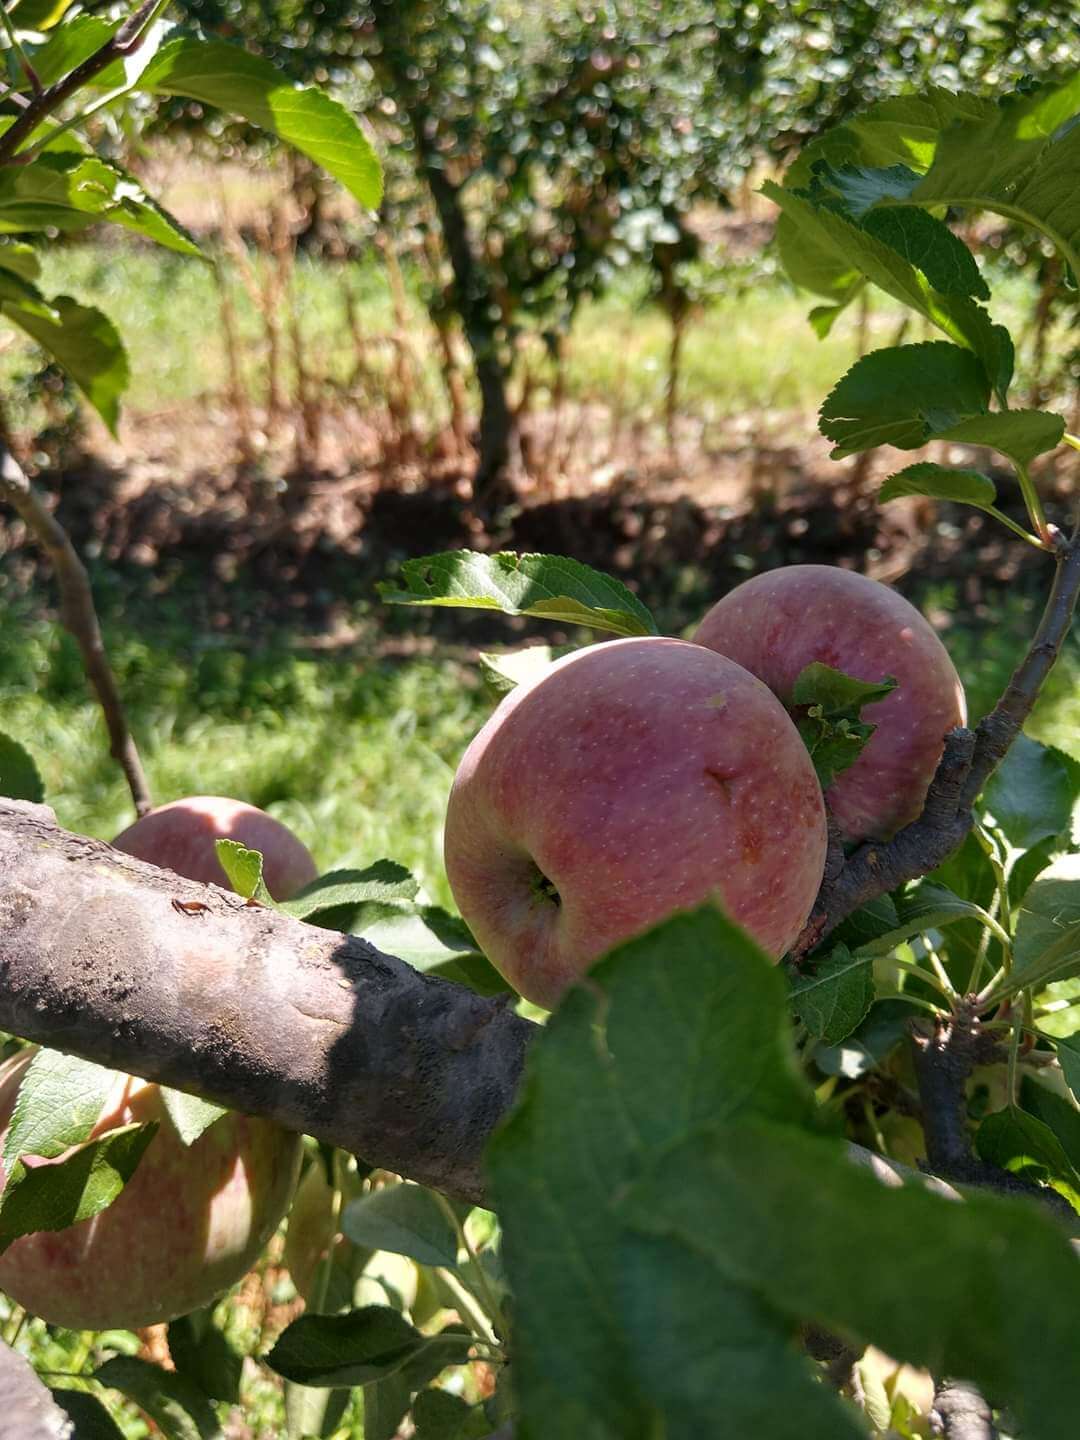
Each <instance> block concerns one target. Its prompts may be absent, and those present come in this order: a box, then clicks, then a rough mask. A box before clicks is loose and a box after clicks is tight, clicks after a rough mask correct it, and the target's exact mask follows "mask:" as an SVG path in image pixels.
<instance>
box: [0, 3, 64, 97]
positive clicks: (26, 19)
mask: <svg viewBox="0 0 1080 1440" xmlns="http://www.w3.org/2000/svg"><path fill="white" fill-rule="evenodd" d="M74 3H75V0H15V3H14V4H13V5H11V6H9V7H8V17H9V18H10V20H11V23H12V25H13V26H14V28H15V29H16V30H49V29H51V28H52V26H54V25H56V24H58V23H59V21H60V20H62V19H63V18H64V15H65V14H66V13H67V12H68V10H70V9H71V7H72V5H73V4H74ZM39 78H40V77H39Z"/></svg>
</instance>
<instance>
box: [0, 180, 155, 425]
mask: <svg viewBox="0 0 1080 1440" xmlns="http://www.w3.org/2000/svg"><path fill="white" fill-rule="evenodd" d="M2 174H3V171H2V169H0V175H2ZM0 313H3V315H4V316H6V318H7V319H8V320H10V321H12V322H13V323H14V324H15V325H18V326H19V328H20V329H21V330H25V331H26V333H27V334H28V335H29V336H30V337H31V339H33V340H36V341H37V343H38V344H39V345H40V346H41V347H42V349H43V350H47V351H48V352H49V354H50V355H52V356H53V358H54V359H55V360H57V361H58V363H59V364H60V366H61V368H62V369H64V370H66V371H67V372H68V374H69V375H70V376H71V378H72V379H73V380H74V381H75V383H76V385H78V387H79V389H80V390H82V392H83V394H84V395H85V396H86V398H87V399H88V400H89V401H90V403H91V404H92V405H93V406H94V408H95V410H97V412H98V413H99V414H100V416H101V418H102V419H103V420H104V421H105V423H106V425H108V427H109V428H110V430H113V431H114V432H115V430H116V424H117V421H118V419H119V416H120V396H121V395H122V394H123V393H124V391H125V390H126V389H127V384H128V378H129V373H128V359H127V351H126V350H125V349H124V345H123V341H122V340H121V339H120V336H119V335H118V334H117V331H116V327H115V326H114V325H113V323H112V321H111V320H110V319H109V318H108V316H107V315H104V314H102V312H101V311H100V310H94V309H92V308H90V307H89V306H86V305H79V304H78V303H77V302H76V301H74V300H72V299H71V297H70V296H68V295H56V296H53V298H52V299H51V300H46V299H45V297H44V296H43V295H41V294H40V293H39V292H38V291H37V290H35V289H34V287H33V286H31V285H28V284H26V283H25V282H23V281H20V280H18V279H17V277H16V276H15V275H13V274H11V273H10V272H7V271H0Z"/></svg>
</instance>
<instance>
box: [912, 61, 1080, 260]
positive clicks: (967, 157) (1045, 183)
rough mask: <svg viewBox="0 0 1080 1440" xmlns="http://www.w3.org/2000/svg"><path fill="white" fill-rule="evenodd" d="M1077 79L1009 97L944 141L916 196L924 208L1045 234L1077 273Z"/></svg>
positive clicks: (1079, 155)
mask: <svg viewBox="0 0 1080 1440" xmlns="http://www.w3.org/2000/svg"><path fill="white" fill-rule="evenodd" d="M1078 110H1080V76H1077V75H1073V76H1071V77H1070V79H1069V80H1068V81H1067V82H1066V83H1065V84H1064V85H1060V86H1056V87H1054V86H1042V87H1040V88H1039V89H1037V90H1036V91H1034V92H1033V93H1031V94H1026V95H1010V96H1006V97H1005V98H1004V99H1003V100H1002V101H1001V102H1000V104H999V105H997V106H995V107H994V108H993V109H991V110H989V111H983V112H982V113H981V114H979V115H978V116H977V117H976V118H973V119H970V120H967V121H964V122H961V123H959V124H956V125H954V126H951V127H950V128H949V129H948V130H946V131H945V133H944V134H943V135H942V136H941V139H940V141H939V143H938V145H937V148H936V150H935V153H934V160H933V164H932V165H931V166H930V169H929V171H928V172H927V174H926V176H925V177H924V179H923V180H922V181H921V182H920V184H919V185H918V186H917V187H916V188H915V190H914V191H913V192H912V194H911V199H912V200H913V201H915V202H917V203H918V204H920V205H956V206H960V207H963V208H965V209H972V210H991V211H993V212H995V213H996V214H998V215H1004V216H1005V217H1006V218H1008V219H1010V220H1016V221H1019V222H1020V223H1021V224H1026V225H1029V226H1031V227H1032V228H1034V229H1037V230H1041V231H1042V233H1043V234H1044V235H1046V236H1048V237H1049V239H1050V240H1052V241H1053V242H1054V244H1055V245H1056V246H1057V248H1058V250H1059V252H1060V253H1061V255H1062V256H1063V257H1064V259H1065V260H1066V261H1067V263H1068V264H1069V265H1070V266H1071V267H1072V269H1073V272H1074V274H1075V273H1076V271H1077V268H1078V264H1077V256H1078V252H1080V190H1078V187H1077V185H1076V175H1077V173H1078V171H1080V128H1078V127H1077V126H1076V125H1071V126H1070V125H1067V124H1066V123H1064V122H1066V121H1068V120H1070V119H1071V118H1072V117H1073V116H1074V115H1075V114H1076V113H1077V111H1078Z"/></svg>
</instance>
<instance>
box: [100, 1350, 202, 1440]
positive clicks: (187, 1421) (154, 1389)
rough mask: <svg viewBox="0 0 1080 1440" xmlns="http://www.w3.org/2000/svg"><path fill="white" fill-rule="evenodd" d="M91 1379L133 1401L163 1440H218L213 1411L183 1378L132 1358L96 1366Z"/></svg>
mask: <svg viewBox="0 0 1080 1440" xmlns="http://www.w3.org/2000/svg"><path fill="white" fill-rule="evenodd" d="M94 1379H95V1380H99V1381H100V1382H101V1384H102V1385H105V1386H107V1387H108V1389H110V1390H119V1391H120V1393H121V1394H122V1395H126V1396H127V1397H128V1399H129V1400H134V1402H135V1404H136V1405H138V1407H139V1409H140V1410H145V1411H146V1413H147V1414H148V1415H149V1416H150V1418H151V1419H152V1420H153V1421H154V1423H155V1424H156V1425H157V1426H158V1428H159V1429H160V1430H161V1433H162V1435H164V1436H165V1440H221V1427H220V1426H219V1425H218V1421H217V1416H216V1415H215V1414H214V1407H213V1406H212V1405H211V1403H210V1401H209V1400H208V1399H207V1398H206V1396H205V1395H203V1394H202V1393H201V1392H200V1390H199V1389H198V1387H197V1386H196V1385H193V1384H192V1382H191V1381H190V1380H188V1379H187V1378H186V1377H185V1376H183V1375H178V1374H174V1373H173V1372H172V1371H170V1370H163V1369H162V1368H161V1366H160V1365H152V1364H151V1363H150V1361H149V1360H139V1359H137V1358H136V1356H134V1355H114V1356H113V1357H112V1358H111V1359H110V1360H106V1361H105V1363H104V1365H99V1366H98V1368H97V1369H96V1370H95V1371H94Z"/></svg>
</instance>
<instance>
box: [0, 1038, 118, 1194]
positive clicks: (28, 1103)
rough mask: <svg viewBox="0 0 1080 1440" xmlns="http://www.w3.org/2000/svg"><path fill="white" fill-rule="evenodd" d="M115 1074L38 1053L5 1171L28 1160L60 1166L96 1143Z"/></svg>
mask: <svg viewBox="0 0 1080 1440" xmlns="http://www.w3.org/2000/svg"><path fill="white" fill-rule="evenodd" d="M116 1081H117V1074H116V1071H115V1070H107V1069H105V1067H104V1066H102V1065H94V1064H92V1063H91V1062H90V1061H89V1060H79V1059H77V1058H76V1057H75V1056H74V1055H64V1054H62V1053H61V1052H60V1051H59V1050H38V1051H37V1053H36V1054H35V1055H34V1057H33V1059H32V1060H31V1061H30V1064H29V1065H28V1066H27V1068H26V1070H25V1072H24V1074H23V1077H22V1081H21V1083H20V1085H19V1093H18V1096H17V1098H16V1101H15V1108H14V1110H13V1111H12V1115H11V1123H10V1125H9V1127H8V1132H7V1135H6V1136H5V1139H4V1161H3V1163H4V1169H5V1170H8V1171H10V1169H11V1167H12V1166H13V1165H14V1163H15V1161H16V1160H18V1159H19V1157H20V1156H23V1155H33V1156H35V1157H37V1158H39V1159H42V1160H55V1159H56V1157H57V1156H58V1155H63V1153H64V1151H65V1150H70V1149H71V1148H72V1146H73V1145H81V1144H82V1143H83V1142H84V1141H85V1140H88V1139H89V1138H90V1134H91V1132H92V1131H93V1129H94V1126H95V1125H96V1124H97V1123H98V1121H99V1120H100V1119H101V1115H102V1111H103V1110H104V1109H105V1105H106V1102H107V1101H108V1099H109V1096H110V1094H111V1093H112V1091H113V1089H114V1088H115V1086H116Z"/></svg>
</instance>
